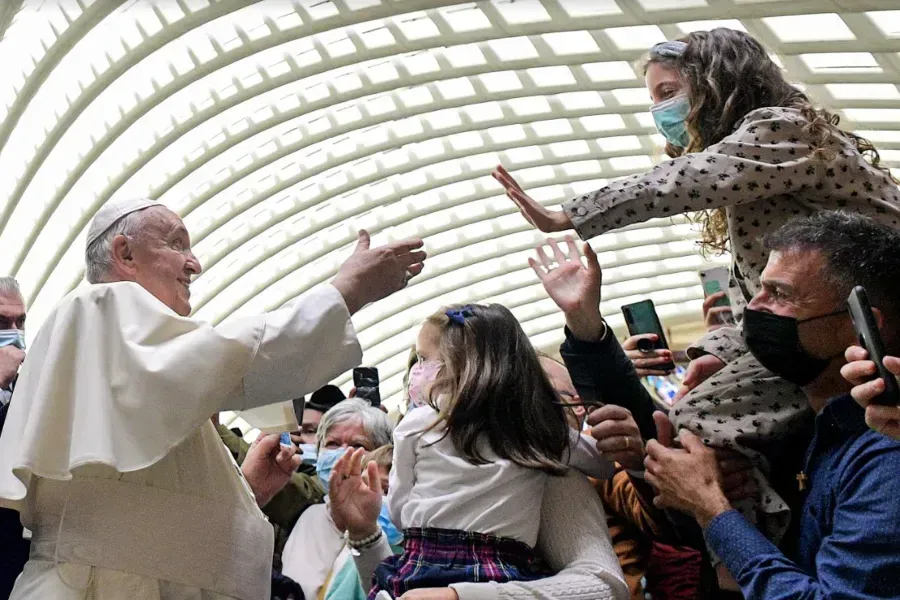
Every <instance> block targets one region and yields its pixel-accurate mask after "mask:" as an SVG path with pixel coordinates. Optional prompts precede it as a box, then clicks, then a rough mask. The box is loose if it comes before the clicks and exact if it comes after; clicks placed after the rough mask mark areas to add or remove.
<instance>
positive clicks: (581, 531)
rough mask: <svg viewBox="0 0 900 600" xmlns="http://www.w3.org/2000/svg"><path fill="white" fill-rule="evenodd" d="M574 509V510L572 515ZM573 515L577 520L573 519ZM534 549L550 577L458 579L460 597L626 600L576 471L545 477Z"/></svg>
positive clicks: (592, 497)
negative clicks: (488, 580)
mask: <svg viewBox="0 0 900 600" xmlns="http://www.w3.org/2000/svg"><path fill="white" fill-rule="evenodd" d="M573 511H575V512H574V513H573ZM573 514H577V518H573V516H572V515H573ZM537 550H538V552H539V553H540V554H541V556H543V557H544V559H545V560H546V561H547V563H548V565H549V566H550V568H551V569H553V570H555V571H558V573H557V574H556V575H554V576H553V577H547V578H545V579H538V580H536V581H515V582H510V583H502V584H499V583H459V584H453V585H451V586H450V587H452V588H453V589H454V590H456V593H457V594H458V595H459V600H628V598H629V597H630V596H629V593H628V586H627V585H626V584H625V577H624V575H623V574H622V569H621V567H619V562H618V560H617V559H616V554H615V552H614V551H613V548H612V542H611V541H610V539H609V530H608V529H607V527H606V514H605V513H604V511H603V506H602V505H601V504H600V499H599V497H598V496H597V493H596V492H595V491H594V489H593V488H592V487H591V485H590V483H588V481H587V480H586V479H585V478H584V477H582V476H581V475H579V474H578V473H575V472H569V474H568V475H566V476H564V477H551V478H549V479H548V480H547V485H546V487H545V490H544V499H543V503H542V506H541V528H540V534H539V536H538V544H537Z"/></svg>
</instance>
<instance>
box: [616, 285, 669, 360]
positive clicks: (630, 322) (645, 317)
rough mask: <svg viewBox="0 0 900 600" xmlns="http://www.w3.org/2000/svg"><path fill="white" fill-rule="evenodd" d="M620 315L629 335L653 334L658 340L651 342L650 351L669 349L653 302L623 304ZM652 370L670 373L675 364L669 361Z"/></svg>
mask: <svg viewBox="0 0 900 600" xmlns="http://www.w3.org/2000/svg"><path fill="white" fill-rule="evenodd" d="M622 314H623V315H625V324H626V325H627V326H628V333H629V334H631V335H640V334H642V333H655V334H656V337H657V338H658V339H657V340H656V341H655V342H651V344H652V346H651V349H652V350H668V349H669V344H668V343H667V342H666V334H665V332H664V331H663V328H662V323H660V322H659V315H657V314H656V307H655V306H653V300H642V301H640V302H635V303H634V304H625V305H624V306H622ZM653 368H654V369H659V370H661V371H671V370H673V369H675V363H674V362H672V361H669V362H667V363H664V364H661V365H658V366H656V367H653Z"/></svg>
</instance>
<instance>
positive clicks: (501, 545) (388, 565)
mask: <svg viewBox="0 0 900 600" xmlns="http://www.w3.org/2000/svg"><path fill="white" fill-rule="evenodd" d="M403 538H404V540H405V546H404V551H403V554H396V555H394V556H392V557H390V558H388V559H387V560H385V561H384V562H382V563H381V564H380V565H379V566H378V568H377V569H375V576H374V577H373V578H372V579H373V581H372V584H373V587H372V590H371V591H370V592H369V599H368V600H374V598H375V596H376V595H377V594H378V592H379V591H381V590H386V591H388V592H389V593H390V594H391V595H392V596H393V597H394V598H399V597H400V596H402V595H403V594H404V593H405V592H408V591H409V590H413V589H417V588H432V587H434V588H442V587H447V586H448V585H450V584H451V583H466V582H468V583H482V582H486V581H496V582H498V583H504V582H507V581H531V580H534V579H541V578H542V577H549V576H551V575H553V572H552V571H550V570H549V569H548V568H547V567H546V566H545V565H544V563H543V561H542V560H541V559H540V558H538V556H537V554H536V553H535V551H534V549H533V548H532V547H531V546H529V545H528V544H524V543H522V542H519V541H517V540H513V539H510V538H502V537H496V536H493V535H488V534H484V533H475V532H469V531H457V530H453V529H431V528H412V529H406V530H404V532H403Z"/></svg>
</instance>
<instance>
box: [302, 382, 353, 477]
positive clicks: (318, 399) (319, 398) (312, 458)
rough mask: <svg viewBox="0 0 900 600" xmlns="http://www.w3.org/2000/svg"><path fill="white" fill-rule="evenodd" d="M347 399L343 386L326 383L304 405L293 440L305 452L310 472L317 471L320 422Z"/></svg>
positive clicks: (304, 455) (305, 461) (304, 458)
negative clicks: (317, 444) (317, 443)
mask: <svg viewBox="0 0 900 600" xmlns="http://www.w3.org/2000/svg"><path fill="white" fill-rule="evenodd" d="M346 399H347V396H345V395H344V392H342V391H341V388H339V387H337V386H336V385H326V386H324V387H322V388H320V389H318V390H316V391H315V392H313V394H312V396H310V398H309V400H307V401H306V403H305V404H304V406H303V414H302V416H301V418H300V429H299V430H298V431H295V432H293V433H291V440H292V441H293V442H294V443H295V444H297V447H298V448H300V451H301V452H302V453H303V465H304V467H305V468H306V469H307V470H308V471H309V472H310V473H315V467H316V459H317V452H316V434H317V432H318V431H319V423H321V422H322V417H323V416H324V415H325V413H327V412H328V411H329V410H331V409H332V408H334V406H335V405H336V404H337V403H338V402H343V401H344V400H346ZM298 416H300V415H298ZM301 468H303V467H301Z"/></svg>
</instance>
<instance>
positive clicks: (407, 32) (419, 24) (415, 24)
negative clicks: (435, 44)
mask: <svg viewBox="0 0 900 600" xmlns="http://www.w3.org/2000/svg"><path fill="white" fill-rule="evenodd" d="M395 22H396V23H397V26H398V27H399V28H400V31H401V32H403V35H404V36H406V39H408V40H409V41H416V40H424V39H427V38H431V37H436V36H438V35H440V33H441V32H440V30H439V29H438V28H437V25H435V24H434V21H432V20H431V19H430V18H429V17H428V15H427V14H426V13H424V12H420V13H412V14H409V15H406V16H404V17H400V18H398V19H397V20H396V21H395Z"/></svg>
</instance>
